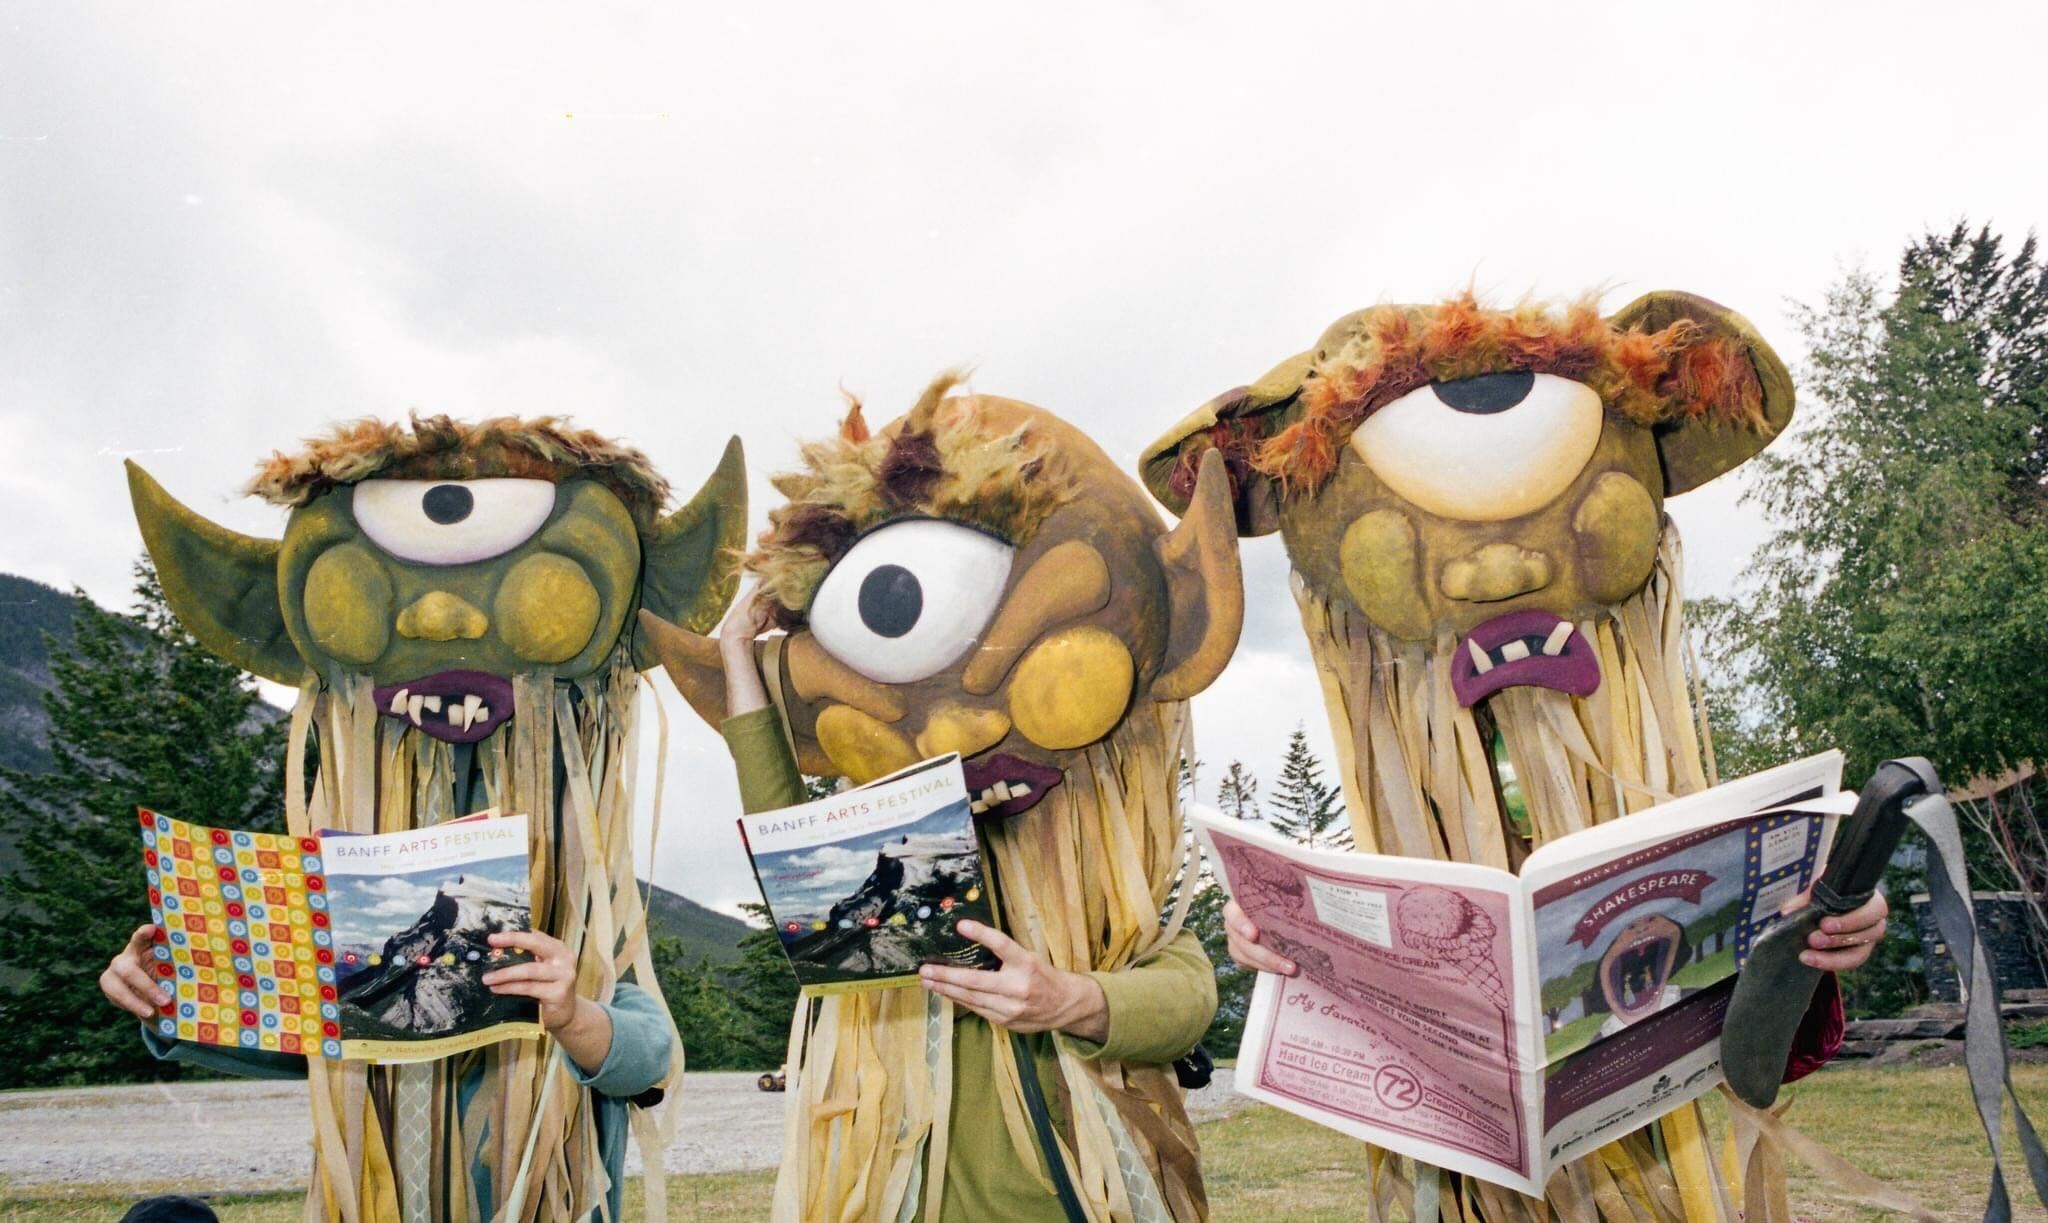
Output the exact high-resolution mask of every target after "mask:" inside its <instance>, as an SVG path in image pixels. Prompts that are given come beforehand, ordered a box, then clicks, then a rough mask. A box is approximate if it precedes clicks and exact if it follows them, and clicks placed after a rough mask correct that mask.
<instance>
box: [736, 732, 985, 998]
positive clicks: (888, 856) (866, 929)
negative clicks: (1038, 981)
mask: <svg viewBox="0 0 2048 1223" xmlns="http://www.w3.org/2000/svg"><path fill="white" fill-rule="evenodd" d="M739 824H740V836H741V838H742V839H743V840H744V841H745V843H746V848H747V854H748V856H749V857H750V858H752V859H753V863H754V876H755V878H756V879H757V880H758V881H759V882H760V885H761V898H762V899H763V900H765V901H766V902H767V903H768V912H769V914H770V917H771V919H772V920H773V921H774V923H775V929H776V932H777V933H778V934H780V935H781V937H782V949H783V950H784V951H785V952H787V953H788V954H789V962H790V966H791V967H792V968H794V969H795V971H796V979H797V981H798V982H799V983H800V984H801V985H802V986H803V988H804V990H805V992H806V993H811V994H821V993H835V992H843V991H847V990H857V989H886V988H891V987H894V986H902V985H913V984H915V983H916V981H917V970H918V967H919V965H922V964H924V963H926V962H927V961H944V962H946V963H950V964H960V965H965V966H968V967H972V968H995V967H999V965H998V963H997V961H996V958H995V955H994V954H993V953H992V952H990V951H989V950H988V949H987V948H985V947H983V946H981V945H980V944H979V943H976V942H973V941H972V940H970V939H968V938H967V937H966V936H964V935H962V934H960V933H959V932H958V931H957V930H956V929H955V927H957V926H958V925H959V924H960V922H961V920H962V919H963V918H972V919H973V920H975V921H978V922H981V923H983V924H985V925H988V926H995V925H996V916H995V904H994V897H992V896H991V895H990V894H989V891H990V889H989V882H988V880H987V879H986V878H985V876H984V874H983V870H982V859H981V847H980V843H979V842H978V840H977V839H976V836H975V831H974V816H973V813H972V811H971V810H970V809H969V800H968V795H967V783H966V780H965V779H964V777H963V775H962V773H961V769H960V757H959V756H957V755H950V754H949V755H945V756H940V757H936V758H935V759H932V760H927V761H923V762H922V763H919V764H915V765H912V766H911V767H910V768H908V769H905V770H903V771H902V772H899V773H895V774H892V775H891V776H888V777H884V778H882V779H881V780H880V781H875V782H870V783H868V784H867V785H865V786H861V787H859V788H858V789H853V790H846V791H843V792H841V793H838V794H834V795H832V796H830V797H828V798H821V799H818V800H816V801H814V802H809V803H804V804H802V805H800V806H796V807H785V808H783V809H782V810H780V811H764V812H760V813H758V814H755V815H748V816H743V817H741V819H740V821H739Z"/></svg>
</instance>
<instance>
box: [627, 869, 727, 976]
mask: <svg viewBox="0 0 2048 1223" xmlns="http://www.w3.org/2000/svg"><path fill="white" fill-rule="evenodd" d="M640 886H641V887H642V888H643V889H644V888H645V887H646V886H647V885H646V884H645V883H642V884H641V885H640ZM647 924H648V926H649V927H650V928H651V929H652V930H653V932H654V937H655V938H661V937H663V936H668V937H672V938H679V939H681V940H682V941H683V948H684V951H683V962H684V963H686V964H689V965H691V966H693V967H694V966H695V965H696V963H697V961H698V960H699V959H704V958H709V959H710V961H711V962H712V963H713V964H732V963H736V962H738V960H739V958H740V952H739V941H740V936H741V935H743V934H745V933H746V932H747V931H748V930H750V929H752V928H753V927H751V926H749V925H747V923H745V922H743V921H741V920H740V919H739V918H737V917H728V916H726V915H725V914H723V913H720V912H718V911H717V910H715V909H707V908H705V907H704V906H703V905H700V904H698V903H697V902H696V901H694V900H691V899H690V898H689V897H687V896H683V895H680V894H678V893H675V892H671V891H669V890H668V889H667V888H665V887H662V886H660V885H659V884H657V885H655V888H654V895H653V896H652V897H651V898H650V899H649V901H648V904H647Z"/></svg>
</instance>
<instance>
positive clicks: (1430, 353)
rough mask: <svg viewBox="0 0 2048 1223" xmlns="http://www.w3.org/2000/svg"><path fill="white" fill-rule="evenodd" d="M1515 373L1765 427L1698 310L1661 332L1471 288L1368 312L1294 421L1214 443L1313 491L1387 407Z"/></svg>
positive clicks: (1739, 352)
mask: <svg viewBox="0 0 2048 1223" xmlns="http://www.w3.org/2000/svg"><path fill="white" fill-rule="evenodd" d="M1510 370H1532V371H1535V372H1537V373H1545V374H1557V375H1559V376H1561V377H1565V378H1571V379H1573V380H1575V381H1578V382H1583V383H1585V384H1586V385H1588V386H1590V387H1592V388H1593V389H1594V391H1596V392H1598V393H1599V395H1600V398H1601V400H1602V402H1604V403H1605V404H1606V405H1607V410H1608V412H1610V413H1612V414H1613V415H1615V416H1617V417H1620V418H1622V419H1624V420H1629V421H1633V422H1634V423H1636V424H1638V425H1644V426H1650V425H1657V424H1663V423H1666V422H1671V421H1679V420H1693V419H1708V420H1715V421H1721V422H1726V423H1731V424H1738V425H1743V426H1747V427H1753V428H1760V427H1763V425H1764V415H1763V387H1762V384H1761V383H1760V382H1759V381H1758V379H1757V375H1756V370H1755V368H1754V367H1753V366H1752V365H1751V363H1750V360H1749V355H1748V353H1747V351H1746V350H1745V348H1744V346H1743V344H1742V342H1741V341H1740V340H1737V339H1734V338H1732V337H1725V336H1709V335H1707V334H1706V333H1705V332H1704V330H1703V329H1702V328H1701V326H1700V325H1699V324H1698V323H1695V322H1693V321H1691V320H1689V319H1681V320H1679V321H1678V322H1675V323H1673V324H1671V325H1670V326H1668V327H1665V328H1664V329H1663V330H1661V331H1655V332H1646V331H1642V330H1638V329H1630V330H1623V329H1621V328H1617V327H1616V326H1614V325H1613V324H1612V323H1610V322H1608V321H1607V320H1606V319H1604V318H1602V317H1601V316H1600V313H1599V311H1598V310H1596V309H1595V308H1594V305H1593V303H1592V301H1590V300H1585V301H1579V302H1575V303H1573V304H1572V305H1570V306H1567V307H1565V308H1564V309H1563V310H1552V309H1548V308H1546V307H1544V306H1542V305H1540V304H1536V303H1531V302H1524V303H1521V304H1519V305H1517V306H1515V307H1513V308H1511V309H1507V310H1490V309H1487V308H1486V307H1484V306H1482V305H1480V304H1479V302H1478V300H1477V299H1476V298H1475V297H1474V296H1473V295H1472V294H1471V293H1469V292H1467V293H1464V294H1461V295H1459V296H1457V297H1454V298H1452V299H1451V300H1449V301H1446V302H1443V303H1441V304H1439V305H1434V306H1380V307H1376V308H1374V309H1371V310H1367V311H1364V312H1362V313H1361V314H1359V315H1358V316H1357V319H1356V322H1355V323H1354V324H1353V326H1352V327H1351V328H1350V330H1349V331H1348V333H1347V334H1345V335H1344V336H1342V337H1341V338H1340V339H1339V340H1338V341H1337V342H1336V343H1335V344H1334V345H1332V346H1331V347H1329V348H1327V349H1326V350H1324V351H1323V352H1321V353H1319V354H1318V358H1317V360H1316V363H1315V366H1314V367H1313V368H1312V369H1311V370H1310V371H1309V374H1308V376H1307V378H1306V379H1305V380H1304V381H1303V382H1302V386H1301V390H1300V393H1299V394H1298V395H1297V396H1296V397H1295V400H1294V404H1295V405H1296V406H1295V408H1294V409H1293V410H1292V411H1289V412H1288V413H1287V415H1288V416H1291V417H1292V419H1291V420H1290V421H1289V422H1288V423H1287V424H1286V425H1285V426H1284V427H1278V428H1275V426H1276V425H1278V424H1279V421H1280V418H1281V416H1282V413H1281V412H1279V411H1273V412H1270V413H1265V412H1262V413H1260V415H1261V416H1264V417H1266V420H1264V421H1259V422H1257V423H1258V424H1259V425H1261V426H1262V427H1260V428H1257V429H1254V430H1246V429H1245V428H1243V427H1242V426H1241V425H1236V424H1234V423H1233V424H1232V426H1231V427H1230V428H1227V429H1226V428H1225V426H1224V424H1222V423H1219V424H1218V425H1217V426H1216V427H1215V428H1214V429H1212V430H1210V431H1209V432H1210V437H1209V442H1210V444H1211V445H1212V446H1214V447H1215V448H1217V449H1220V450H1223V451H1224V452H1225V458H1226V460H1229V461H1231V462H1232V464H1233V465H1237V464H1242V465H1244V466H1248V467H1251V468H1253V469H1255V470H1257V471H1259V472H1261V473H1263V474H1265V475H1268V476H1271V477H1273V478H1274V479H1276V480H1278V481H1279V482H1280V485H1281V487H1282V489H1283V491H1285V492H1288V493H1301V492H1310V491H1313V490H1314V489H1316V488H1318V487H1320V486H1321V485H1322V483H1323V482H1324V481H1325V480H1327V479H1329V478H1330V475H1331V473H1333V472H1335V471H1336V469H1337V460H1338V459H1339V457H1340V456H1341V454H1342V451H1343V447H1344V444H1345V442H1346V441H1347V440H1349V438H1350V436H1351V433H1352V431H1353V430H1354V429H1356V428H1357V427H1358V424H1359V422H1360V421H1362V420H1364V419H1365V418H1366V417H1367V416H1370V415H1371V414H1372V413H1373V412H1375V411H1377V410H1378V409H1379V408H1381V407H1383V406H1385V405H1386V404H1388V403H1390V402H1392V401H1393V400H1395V399H1398V398H1400V397H1401V396H1402V395H1405V394H1407V393H1408V392H1410V391H1412V390H1415V389H1416V388H1417V387H1421V386H1425V385H1427V384H1429V383H1431V382H1449V381H1453V380H1456V379H1459V378H1471V377H1475V376H1477V375H1480V374H1494V373H1504V372H1507V371H1510ZM1206 448H1207V447H1198V446H1190V447H1187V448H1186V449H1185V451H1184V452H1183V455H1182V462H1183V463H1189V462H1194V461H1199V459H1200V457H1201V455H1200V452H1201V450H1203V449H1206ZM1174 474H1175V476H1176V477H1178V476H1179V475H1180V473H1179V472H1176V473H1174Z"/></svg>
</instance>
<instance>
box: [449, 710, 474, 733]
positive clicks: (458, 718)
mask: <svg viewBox="0 0 2048 1223" xmlns="http://www.w3.org/2000/svg"><path fill="white" fill-rule="evenodd" d="M462 713H463V710H462V706H460V705H450V706H448V725H450V726H453V727H454V728H455V729H457V730H468V729H469V719H468V718H465V717H463V716H462Z"/></svg>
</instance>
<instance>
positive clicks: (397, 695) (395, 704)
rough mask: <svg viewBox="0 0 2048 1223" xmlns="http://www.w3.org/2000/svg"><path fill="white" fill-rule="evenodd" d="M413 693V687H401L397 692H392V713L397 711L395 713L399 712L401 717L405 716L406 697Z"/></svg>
mask: <svg viewBox="0 0 2048 1223" xmlns="http://www.w3.org/2000/svg"><path fill="white" fill-rule="evenodd" d="M411 693H412V689H410V688H400V689H399V690H398V691H396V692H394V693H392V694H391V712H392V713H395V714H397V715H398V716H400V717H404V716H405V705H406V700H405V698H406V697H407V696H409V695H411Z"/></svg>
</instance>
